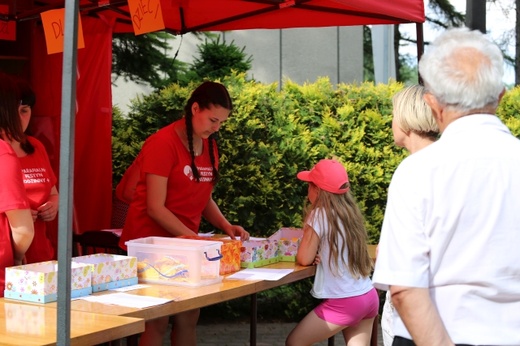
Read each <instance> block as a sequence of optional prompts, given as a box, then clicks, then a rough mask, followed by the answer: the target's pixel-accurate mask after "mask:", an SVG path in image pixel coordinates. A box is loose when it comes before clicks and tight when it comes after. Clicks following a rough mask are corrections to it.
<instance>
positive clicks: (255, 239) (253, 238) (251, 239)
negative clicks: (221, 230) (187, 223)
mask: <svg viewBox="0 0 520 346" xmlns="http://www.w3.org/2000/svg"><path fill="white" fill-rule="evenodd" d="M199 234H200V233H199ZM235 238H236V239H238V240H240V237H235ZM221 239H231V237H230V236H227V237H222V238H221ZM263 240H267V238H259V237H249V239H248V240H247V241H263Z"/></svg>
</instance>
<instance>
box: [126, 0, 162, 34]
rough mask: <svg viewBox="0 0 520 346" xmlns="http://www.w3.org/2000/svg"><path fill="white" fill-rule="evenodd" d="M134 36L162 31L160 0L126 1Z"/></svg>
mask: <svg viewBox="0 0 520 346" xmlns="http://www.w3.org/2000/svg"><path fill="white" fill-rule="evenodd" d="M128 7H129V8H130V13H131V15H132V26H133V27H134V34H136V35H141V34H146V33H148V32H153V31H158V30H163V29H164V28H165V26H164V20H163V15H162V8H161V1H160V0H128Z"/></svg>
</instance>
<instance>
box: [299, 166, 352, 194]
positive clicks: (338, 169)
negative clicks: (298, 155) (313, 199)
mask: <svg viewBox="0 0 520 346" xmlns="http://www.w3.org/2000/svg"><path fill="white" fill-rule="evenodd" d="M296 177H298V179H300V180H302V181H306V182H312V183H314V184H315V185H316V186H318V187H319V188H320V189H322V190H324V191H327V192H331V193H335V194H342V193H346V192H348V190H349V189H350V186H349V185H347V187H345V188H341V187H342V186H343V185H345V184H348V182H349V181H348V174H347V171H346V170H345V167H343V165H342V164H341V163H339V162H338V161H336V160H331V159H324V160H320V162H318V163H317V164H316V165H315V166H314V167H313V168H312V169H311V170H310V171H302V172H300V173H298V174H297V175H296Z"/></svg>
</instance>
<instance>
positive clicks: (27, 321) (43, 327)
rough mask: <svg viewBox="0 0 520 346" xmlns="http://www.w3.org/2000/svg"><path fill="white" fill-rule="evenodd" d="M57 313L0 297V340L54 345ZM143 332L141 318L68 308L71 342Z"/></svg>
mask: <svg viewBox="0 0 520 346" xmlns="http://www.w3.org/2000/svg"><path fill="white" fill-rule="evenodd" d="M57 313H58V310H57V309H56V308H55V307H51V306H48V304H32V303H25V302H17V301H12V300H7V299H3V298H2V299H0V343H1V344H2V345H24V346H30V345H56V343H57V336H56V331H57V326H56V324H57V321H58V320H57ZM143 331H144V320H143V319H139V318H132V317H124V316H114V315H106V314H99V313H89V312H83V311H71V327H70V344H71V345H89V346H90V345H96V344H100V343H103V342H108V341H111V340H116V339H121V338H124V337H127V336H130V335H134V334H137V333H142V332H143Z"/></svg>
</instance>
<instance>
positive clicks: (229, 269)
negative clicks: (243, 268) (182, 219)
mask: <svg viewBox="0 0 520 346" xmlns="http://www.w3.org/2000/svg"><path fill="white" fill-rule="evenodd" d="M179 238H182V239H198V240H205V241H219V242H222V248H221V252H222V258H221V259H220V275H226V274H231V273H234V272H237V271H239V270H240V248H241V247H242V242H241V241H240V240H238V239H236V240H233V239H229V238H223V237H220V236H219V235H214V236H211V237H202V236H196V235H185V236H180V237H179Z"/></svg>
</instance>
